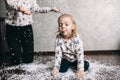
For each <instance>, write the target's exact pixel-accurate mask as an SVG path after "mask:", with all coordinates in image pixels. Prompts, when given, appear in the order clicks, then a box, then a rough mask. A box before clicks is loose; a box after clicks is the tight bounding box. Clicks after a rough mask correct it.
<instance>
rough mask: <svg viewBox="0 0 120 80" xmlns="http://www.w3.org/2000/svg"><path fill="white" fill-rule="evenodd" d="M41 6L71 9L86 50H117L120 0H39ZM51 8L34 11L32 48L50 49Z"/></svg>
mask: <svg viewBox="0 0 120 80" xmlns="http://www.w3.org/2000/svg"><path fill="white" fill-rule="evenodd" d="M38 4H39V5H40V6H41V7H42V6H49V7H51V6H56V7H58V8H60V9H61V10H62V11H63V12H64V13H70V14H72V15H73V16H74V18H75V20H76V22H77V30H78V33H79V35H80V36H81V39H82V41H83V44H84V49H85V50H86V51H87V50H120V0H38ZM60 15H61V14H57V13H54V12H50V13H46V14H38V13H35V14H34V17H33V19H34V23H33V30H34V42H35V44H34V45H35V51H36V52H39V51H53V50H54V40H55V36H56V32H57V27H58V25H57V18H58V17H59V16H60Z"/></svg>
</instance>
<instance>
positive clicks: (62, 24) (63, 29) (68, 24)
mask: <svg viewBox="0 0 120 80" xmlns="http://www.w3.org/2000/svg"><path fill="white" fill-rule="evenodd" d="M58 23H59V31H60V33H61V34H62V35H63V37H64V38H69V37H70V36H71V34H72V30H73V29H74V28H75V27H74V24H73V21H72V19H71V18H70V17H68V16H65V17H61V18H60V20H59V22H58Z"/></svg>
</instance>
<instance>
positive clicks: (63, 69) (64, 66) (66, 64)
mask: <svg viewBox="0 0 120 80" xmlns="http://www.w3.org/2000/svg"><path fill="white" fill-rule="evenodd" d="M70 67H74V69H75V70H77V61H75V62H69V61H68V60H66V59H62V61H61V66H60V70H59V72H62V73H64V72H66V71H67V70H68V69H69V68H70ZM88 68H89V62H88V61H84V71H86V70H88Z"/></svg>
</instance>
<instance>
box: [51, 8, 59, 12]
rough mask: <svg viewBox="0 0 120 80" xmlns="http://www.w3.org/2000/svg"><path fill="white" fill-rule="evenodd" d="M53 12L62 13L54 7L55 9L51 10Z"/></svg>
mask: <svg viewBox="0 0 120 80" xmlns="http://www.w3.org/2000/svg"><path fill="white" fill-rule="evenodd" d="M51 11H54V12H60V10H59V9H58V8H56V7H53V8H52V9H51Z"/></svg>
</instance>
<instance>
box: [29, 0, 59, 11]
mask: <svg viewBox="0 0 120 80" xmlns="http://www.w3.org/2000/svg"><path fill="white" fill-rule="evenodd" d="M31 3H32V6H31V10H32V12H38V13H46V12H49V11H54V12H59V9H57V8H55V7H53V8H50V7H39V5H38V4H37V1H36V0H32V2H31Z"/></svg>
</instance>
